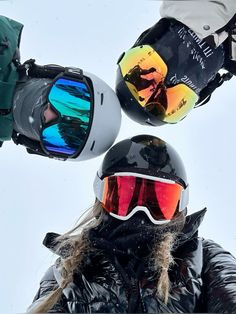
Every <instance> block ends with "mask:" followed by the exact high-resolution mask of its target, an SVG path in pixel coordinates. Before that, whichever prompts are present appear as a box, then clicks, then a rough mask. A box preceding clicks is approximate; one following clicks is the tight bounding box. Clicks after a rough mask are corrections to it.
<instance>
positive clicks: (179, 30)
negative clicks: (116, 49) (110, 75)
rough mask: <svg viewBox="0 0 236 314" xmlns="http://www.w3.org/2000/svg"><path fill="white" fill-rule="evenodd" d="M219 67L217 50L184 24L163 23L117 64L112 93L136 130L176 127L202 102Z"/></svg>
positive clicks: (220, 53) (220, 59)
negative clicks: (152, 127) (113, 92)
mask: <svg viewBox="0 0 236 314" xmlns="http://www.w3.org/2000/svg"><path fill="white" fill-rule="evenodd" d="M223 63H224V51H223V48H222V47H221V46H220V47H218V48H213V47H211V46H210V45H209V44H208V43H207V42H206V41H204V40H201V39H200V38H199V37H198V36H197V35H196V34H195V33H194V32H193V31H192V30H191V29H189V28H188V27H187V26H185V25H184V24H182V23H180V22H178V21H176V20H171V19H162V20H160V21H159V22H158V23H157V24H155V25H154V26H153V27H151V28H150V29H148V30H147V31H145V32H144V33H143V34H142V35H141V36H140V37H139V39H138V40H137V41H136V43H135V44H134V46H133V47H132V48H131V49H129V50H128V51H127V52H125V53H123V54H122V55H121V57H120V58H119V60H118V69H117V78H116V93H117V95H118V97H119V100H120V102H121V106H122V108H123V110H124V111H125V113H126V114H127V115H128V116H129V117H130V118H131V119H133V120H134V121H136V122H138V123H140V124H145V125H153V126H158V125H163V124H166V123H177V122H179V121H180V120H182V119H183V118H184V117H185V116H186V115H187V114H188V113H189V112H190V111H191V110H192V109H193V108H194V107H195V106H196V104H200V103H202V102H203V100H205V99H206V95H205V92H203V91H205V90H206V89H207V86H208V84H209V82H211V81H212V80H213V79H214V78H215V77H216V74H217V73H218V71H219V70H220V69H221V68H222V66H223ZM208 94H209V93H208ZM204 95H205V96H204ZM207 96H208V95H207Z"/></svg>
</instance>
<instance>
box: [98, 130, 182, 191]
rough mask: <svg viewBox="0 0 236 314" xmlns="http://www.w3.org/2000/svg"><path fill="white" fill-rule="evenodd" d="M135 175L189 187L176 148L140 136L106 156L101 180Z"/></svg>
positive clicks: (153, 138) (112, 149)
mask: <svg viewBox="0 0 236 314" xmlns="http://www.w3.org/2000/svg"><path fill="white" fill-rule="evenodd" d="M118 172H134V173H140V174H145V175H150V176H154V177H160V178H166V179H171V180H174V181H175V182H178V183H179V184H181V185H182V186H183V187H184V188H186V187H187V185H188V184H187V176H186V172H185V168H184V165H183V162H182V160H181V158H180V156H179V155H178V154H177V152H176V151H175V150H174V148H173V147H172V146H171V145H169V144H168V143H166V142H165V141H163V140H161V139H160V138H158V137H155V136H152V135H138V136H134V137H132V138H130V139H125V140H123V141H121V142H119V143H117V144H116V145H114V146H113V147H112V148H111V149H110V150H109V151H108V152H107V153H106V155H105V157H104V160H103V163H102V165H101V168H100V169H99V171H98V176H99V177H100V178H101V179H103V178H104V177H108V176H111V175H113V174H114V173H118Z"/></svg>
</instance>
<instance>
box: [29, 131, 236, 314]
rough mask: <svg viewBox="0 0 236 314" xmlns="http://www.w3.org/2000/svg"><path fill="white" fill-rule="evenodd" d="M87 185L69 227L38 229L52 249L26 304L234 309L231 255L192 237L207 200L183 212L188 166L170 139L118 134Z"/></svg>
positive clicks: (235, 277)
mask: <svg viewBox="0 0 236 314" xmlns="http://www.w3.org/2000/svg"><path fill="white" fill-rule="evenodd" d="M94 192H95V196H96V202H95V204H94V206H93V207H92V208H91V210H90V211H89V212H88V213H87V216H86V217H84V219H83V220H81V221H80V224H79V225H78V226H77V227H76V228H74V229H73V230H71V231H70V232H67V233H66V234H65V235H63V236H60V235H59V234H55V233H48V234H47V235H46V237H45V239H44V245H45V246H46V247H47V248H49V249H50V250H51V251H52V252H54V253H55V254H57V255H59V258H58V259H57V261H56V263H55V264H54V265H53V266H52V267H50V268H49V270H48V271H47V272H46V274H45V275H44V277H43V279H42V280H41V283H40V288H39V291H38V293H37V294H36V296H35V298H34V301H33V303H32V304H31V306H30V307H29V308H28V312H30V313H45V312H48V313H49V312H57V313H176V312H178V313H194V312H195V313H196V312H197V313H202V312H204V313H207V312H208V313H219V312H222V313H232V312H235V310H236V259H235V258H234V257H233V256H232V255H231V254H230V253H228V252H226V251H225V250H224V249H223V248H222V247H220V246H219V245H218V244H216V243H215V242H213V241H211V240H205V239H202V238H199V237H198V227H199V225H200V224H201V221H202V219H203V217H204V215H205V211H206V210H205V209H203V210H201V211H199V212H196V213H194V214H191V215H188V216H187V205H188V194H189V185H188V181H187V176H186V172H185V168H184V165H183V162H182V160H181V158H180V157H179V155H178V154H177V152H176V151H175V150H174V148H173V147H172V146H171V145H170V144H168V143H166V142H165V141H163V140H161V139H160V138H157V137H154V136H150V135H138V136H135V137H132V138H130V139H125V140H123V141H121V142H119V143H117V144H116V145H114V146H113V147H112V148H110V150H109V151H108V152H107V153H106V155H105V157H104V160H103V162H102V165H101V167H100V169H99V170H98V172H97V174H96V177H95V181H94Z"/></svg>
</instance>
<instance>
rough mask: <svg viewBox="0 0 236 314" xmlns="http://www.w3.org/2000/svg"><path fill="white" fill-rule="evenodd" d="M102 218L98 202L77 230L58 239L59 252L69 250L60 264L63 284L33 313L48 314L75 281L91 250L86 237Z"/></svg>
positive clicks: (33, 310)
mask: <svg viewBox="0 0 236 314" xmlns="http://www.w3.org/2000/svg"><path fill="white" fill-rule="evenodd" d="M102 217H103V209H102V207H101V205H100V203H99V202H96V203H95V204H94V205H93V206H92V207H91V208H89V209H88V210H87V211H86V216H85V217H83V216H81V219H79V222H78V225H77V226H76V227H75V228H73V229H72V230H70V231H69V232H67V233H65V234H64V235H62V236H60V237H58V238H57V241H58V242H59V244H58V246H57V252H58V253H61V252H62V251H63V252H65V251H66V250H67V252H66V256H65V258H61V259H60V262H59V263H60V264H59V267H60V272H61V275H62V277H63V281H62V284H61V286H60V287H58V286H56V287H55V290H53V291H52V292H49V295H48V296H47V297H46V298H45V299H44V300H42V302H41V303H40V304H38V305H36V306H35V307H34V309H32V310H31V311H30V312H31V313H47V312H48V311H49V310H51V309H52V308H53V307H54V305H55V304H56V303H57V302H58V301H59V299H60V298H61V296H62V291H63V289H64V288H65V287H66V286H67V285H68V284H69V283H70V282H71V281H72V280H73V275H74V272H75V270H77V269H78V268H79V266H80V265H81V262H82V260H83V256H84V253H85V252H87V251H88V249H89V241H88V240H87V237H86V235H87V233H88V231H89V230H90V229H91V228H94V227H96V226H97V225H99V224H100V223H101V220H102ZM73 233H76V234H73ZM39 301H40V300H39Z"/></svg>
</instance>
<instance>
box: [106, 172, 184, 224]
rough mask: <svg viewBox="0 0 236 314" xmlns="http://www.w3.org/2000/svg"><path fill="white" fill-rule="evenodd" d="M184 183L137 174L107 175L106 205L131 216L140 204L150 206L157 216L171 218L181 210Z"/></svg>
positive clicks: (113, 211)
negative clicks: (138, 175)
mask: <svg viewBox="0 0 236 314" xmlns="http://www.w3.org/2000/svg"><path fill="white" fill-rule="evenodd" d="M182 191H183V187H182V186H181V185H179V184H178V183H174V182H173V183H167V182H161V181H154V180H149V179H146V178H139V177H135V176H111V177H105V178H104V190H103V196H102V200H101V202H102V205H103V206H104V208H105V209H106V210H107V211H108V212H110V213H113V214H116V215H118V216H121V217H125V216H128V215H129V214H130V213H131V212H132V210H133V209H135V207H137V206H145V207H146V208H148V210H149V212H150V214H151V216H152V217H153V218H154V219H155V220H171V219H172V218H173V217H174V216H175V214H176V213H178V205H179V202H180V199H181V193H182Z"/></svg>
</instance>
